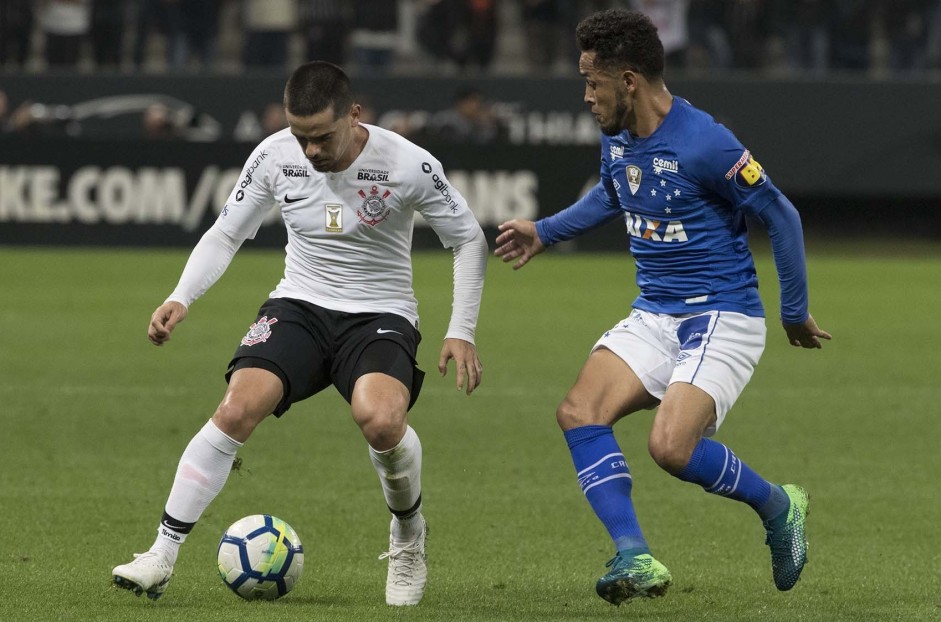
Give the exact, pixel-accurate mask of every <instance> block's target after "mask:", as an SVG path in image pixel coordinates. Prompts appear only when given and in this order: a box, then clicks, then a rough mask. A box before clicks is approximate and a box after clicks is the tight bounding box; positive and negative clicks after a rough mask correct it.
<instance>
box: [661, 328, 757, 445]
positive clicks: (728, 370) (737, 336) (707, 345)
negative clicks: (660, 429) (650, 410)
mask: <svg viewBox="0 0 941 622" xmlns="http://www.w3.org/2000/svg"><path fill="white" fill-rule="evenodd" d="M674 321H675V323H676V343H677V347H678V351H677V355H676V364H675V367H674V369H673V373H672V375H671V377H670V389H673V386H674V384H681V385H682V384H689V385H693V387H695V388H698V389H699V390H700V392H702V393H705V394H707V395H708V397H709V398H711V403H712V404H711V406H712V408H711V412H709V402H710V400H708V399H705V397H704V396H702V395H700V392H696V391H691V390H688V389H686V388H685V387H682V386H680V387H677V389H676V390H675V391H672V393H673V394H674V396H675V398H681V399H670V400H669V401H667V398H666V396H665V397H664V402H663V404H662V405H661V407H660V408H661V410H664V411H665V412H664V415H666V416H669V417H673V416H675V417H688V418H689V419H690V423H689V425H690V426H691V427H696V426H700V425H701V424H702V423H703V421H704V420H707V421H706V425H704V426H703V431H702V432H703V434H704V435H706V436H710V435H712V434H714V433H715V432H716V430H718V428H719V427H720V426H721V425H722V422H723V421H724V420H725V416H726V414H727V413H728V412H729V410H730V409H731V408H732V405H733V404H734V403H735V401H736V400H737V399H738V396H739V395H741V394H742V391H744V390H745V386H746V385H747V384H748V381H749V380H750V379H751V377H752V374H753V373H754V371H755V367H756V366H757V364H758V361H759V359H760V358H761V354H762V352H763V351H764V346H765V334H766V328H765V322H764V318H760V317H749V316H746V315H742V314H740V313H732V312H727V311H721V312H719V311H711V312H708V313H704V314H699V315H694V316H689V317H679V318H675V320H674ZM670 389H668V393H670V392H671V391H670ZM674 411H675V414H674ZM658 416H659V414H658Z"/></svg>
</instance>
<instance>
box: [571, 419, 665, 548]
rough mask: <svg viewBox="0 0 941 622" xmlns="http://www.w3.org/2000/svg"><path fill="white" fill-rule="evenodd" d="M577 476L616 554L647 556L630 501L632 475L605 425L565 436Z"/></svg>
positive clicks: (589, 426)
mask: <svg viewBox="0 0 941 622" xmlns="http://www.w3.org/2000/svg"><path fill="white" fill-rule="evenodd" d="M565 441H566V443H568V446H569V451H570V452H572V461H573V462H574V463H575V470H576V471H577V472H578V484H579V485H580V486H581V487H582V492H584V493H585V498H587V499H588V503H589V504H591V508H592V509H593V510H594V511H595V514H596V515H597V516H598V518H599V519H601V522H602V523H603V524H604V526H605V528H606V529H607V530H608V533H609V534H611V539H612V540H614V545H615V547H616V548H617V550H618V551H622V552H627V553H629V554H630V555H640V554H642V553H650V549H649V548H648V547H647V541H646V540H645V539H644V534H643V533H642V532H641V530H640V524H638V522H637V515H636V514H635V513H634V504H633V502H632V501H631V487H632V484H633V482H632V481H631V473H630V471H629V470H628V468H627V461H626V460H624V454H623V453H622V452H621V448H620V447H618V443H617V441H616V440H615V439H614V431H613V430H612V429H611V428H610V427H609V426H606V425H586V426H582V427H580V428H573V429H571V430H568V431H566V432H565Z"/></svg>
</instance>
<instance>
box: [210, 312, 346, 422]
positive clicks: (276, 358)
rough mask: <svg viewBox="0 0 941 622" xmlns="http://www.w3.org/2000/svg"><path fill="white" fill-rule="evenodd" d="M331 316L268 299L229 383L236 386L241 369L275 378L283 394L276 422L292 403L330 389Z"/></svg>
mask: <svg viewBox="0 0 941 622" xmlns="http://www.w3.org/2000/svg"><path fill="white" fill-rule="evenodd" d="M328 314H329V312H328V311H326V310H324V309H321V308H319V307H317V306H315V305H311V304H309V303H305V302H303V301H296V300H291V299H286V298H272V299H269V300H267V301H266V302H265V303H264V304H263V305H262V307H261V309H259V311H258V317H257V318H256V320H255V322H253V323H252V325H251V326H250V327H249V330H248V333H247V334H246V335H245V336H244V337H243V338H242V341H241V343H240V344H239V347H238V348H237V349H236V351H235V354H234V355H233V357H232V360H231V362H230V363H229V369H228V371H227V373H226V379H227V380H229V381H230V382H231V378H232V377H234V375H235V372H237V371H239V370H242V369H261V370H265V371H268V372H270V373H271V374H273V375H274V376H276V377H277V378H278V379H279V380H280V382H281V385H282V395H281V399H280V400H279V401H278V403H277V404H276V405H275V406H274V408H273V409H272V411H270V412H273V414H274V415H275V416H277V417H280V416H281V415H282V414H284V413H285V412H286V411H287V410H288V409H289V408H290V407H291V404H294V403H296V402H299V401H301V400H304V399H306V398H308V397H310V396H312V395H314V394H316V393H318V392H319V391H322V390H323V389H324V388H326V387H328V386H330V382H331V380H330V374H329V367H328V361H329V334H330V324H329V321H330V320H329V316H328Z"/></svg>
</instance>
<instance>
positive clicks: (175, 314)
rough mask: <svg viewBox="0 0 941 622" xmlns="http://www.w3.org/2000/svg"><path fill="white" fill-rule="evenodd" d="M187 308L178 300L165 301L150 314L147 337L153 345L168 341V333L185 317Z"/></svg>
mask: <svg viewBox="0 0 941 622" xmlns="http://www.w3.org/2000/svg"><path fill="white" fill-rule="evenodd" d="M186 313H187V309H186V307H185V306H183V305H182V304H180V303H178V302H173V301H169V302H165V303H163V304H162V305H160V306H159V307H157V310H156V311H154V314H153V315H151V316H150V326H149V327H148V328H147V338H148V339H150V343H152V344H154V345H155V346H162V345H163V344H165V343H166V342H168V341H170V333H172V332H173V329H174V328H175V327H176V325H177V324H179V323H180V322H182V321H183V320H184V319H185V318H186Z"/></svg>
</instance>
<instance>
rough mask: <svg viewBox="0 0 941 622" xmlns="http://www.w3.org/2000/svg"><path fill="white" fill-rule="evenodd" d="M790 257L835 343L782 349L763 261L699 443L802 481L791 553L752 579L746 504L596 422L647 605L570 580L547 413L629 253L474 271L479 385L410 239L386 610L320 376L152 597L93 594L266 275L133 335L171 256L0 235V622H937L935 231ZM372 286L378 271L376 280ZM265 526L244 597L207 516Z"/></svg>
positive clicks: (631, 434) (344, 435)
mask: <svg viewBox="0 0 941 622" xmlns="http://www.w3.org/2000/svg"><path fill="white" fill-rule="evenodd" d="M815 250H816V249H815V247H814V246H813V245H811V247H810V251H809V263H808V265H809V271H810V275H811V310H812V312H813V314H814V316H815V317H816V319H817V320H818V322H819V324H820V325H821V327H823V328H824V329H826V330H828V331H830V332H832V333H833V335H834V340H833V341H832V342H830V343H827V344H825V347H824V349H823V350H822V351H805V350H799V349H796V348H792V347H790V346H788V345H787V343H786V340H785V338H784V333H783V331H782V330H781V329H780V327H779V325H778V323H777V321H776V320H775V319H774V318H776V316H777V280H776V278H775V274H774V266H773V263H772V262H771V260H770V257H769V256H768V253H767V252H766V251H761V252H759V253H758V255H759V272H760V275H761V278H762V283H763V288H762V296H763V298H764V301H765V305H766V307H767V309H768V310H769V315H770V319H769V321H768V325H769V333H768V346H767V349H766V351H765V354H764V357H763V360H762V362H761V364H760V365H759V367H758V371H757V372H756V374H755V376H754V378H753V380H752V382H751V384H750V385H749V387H748V388H747V390H746V391H745V393H744V395H743V396H742V397H741V399H740V400H739V402H738V403H737V404H736V406H735V408H734V409H733V410H732V412H731V413H730V414H729V417H728V419H727V420H726V423H725V425H724V427H723V428H722V430H720V432H719V435H718V437H717V438H718V440H721V441H723V442H725V443H727V444H728V445H730V446H731V447H732V448H733V449H734V450H735V451H736V453H737V454H738V455H739V456H740V457H741V458H742V459H743V460H745V461H746V462H748V463H749V464H750V465H751V466H753V467H754V468H755V469H756V470H757V471H758V472H759V473H761V474H763V475H764V476H765V477H767V478H769V479H772V480H774V481H778V482H796V483H800V484H802V485H804V486H806V487H807V489H808V490H809V491H810V494H811V516H810V521H809V527H808V531H809V537H810V562H809V564H808V566H807V568H806V569H805V572H804V575H803V578H802V580H801V581H800V583H798V585H797V586H796V588H795V589H794V590H793V591H791V592H789V593H783V594H782V593H778V592H777V591H776V590H775V589H774V586H773V584H772V580H771V569H770V562H769V554H768V551H767V548H766V547H765V546H764V533H763V530H762V528H761V524H760V522H759V520H758V519H757V517H756V516H755V515H754V514H753V512H752V511H751V510H750V509H748V508H747V507H745V506H742V505H740V504H737V503H734V502H731V501H729V500H726V499H721V498H718V497H714V496H711V495H707V494H705V493H704V492H702V490H700V489H698V488H695V487H693V486H691V485H689V484H685V483H682V482H679V481H678V480H674V479H672V478H671V477H669V476H668V475H666V474H665V473H663V472H661V471H660V470H659V469H658V468H657V467H656V465H654V464H653V462H652V460H651V459H650V458H649V456H648V455H647V452H646V435H647V432H648V431H649V428H650V423H651V413H649V412H644V413H638V414H636V415H634V416H632V417H629V418H628V419H626V420H625V421H622V422H621V423H620V424H619V425H618V426H617V427H616V434H617V437H618V439H619V440H620V442H621V443H622V446H623V448H624V451H625V454H626V455H627V457H628V461H629V464H630V465H631V469H632V472H633V474H634V481H635V485H634V499H635V502H636V506H637V511H638V514H639V517H640V520H641V524H642V526H643V527H644V529H645V531H646V535H647V537H648V540H649V542H650V544H651V546H652V548H653V551H654V553H655V555H656V556H657V557H658V558H659V559H660V560H662V561H663V562H664V563H665V564H666V565H667V566H668V567H669V568H670V569H671V571H672V572H673V575H674V586H673V588H672V589H671V591H670V592H669V594H668V595H667V597H666V598H664V599H659V600H651V601H640V602H634V603H631V604H629V605H625V606H622V607H620V608H614V607H612V606H610V605H608V604H607V603H605V602H603V601H602V600H600V599H599V598H598V597H597V596H596V595H595V594H594V582H595V580H596V579H597V577H598V576H600V574H601V573H602V572H603V571H604V563H605V562H606V561H607V560H608V559H609V558H610V556H611V555H612V553H613V551H612V547H611V545H610V541H609V539H608V536H607V534H606V532H605V531H604V529H603V527H602V526H601V525H600V523H598V522H597V520H596V519H595V518H594V516H593V514H592V513H591V510H590V508H589V506H588V504H587V503H586V502H585V501H584V498H583V497H582V494H581V492H580V490H579V489H578V486H577V483H576V481H575V474H574V469H573V467H572V464H571V461H570V458H569V455H568V452H567V450H566V448H565V444H564V442H563V439H562V436H561V434H560V432H559V431H558V429H557V427H556V424H555V420H554V411H555V407H556V404H557V403H558V402H559V400H560V399H561V398H562V396H563V395H564V393H565V391H566V389H567V388H568V387H569V386H570V385H571V383H572V382H573V380H574V379H575V375H576V373H577V371H578V369H579V367H580V366H581V364H582V362H583V361H584V359H585V357H586V355H587V353H588V350H589V348H590V346H591V345H592V343H594V340H595V339H596V337H597V336H598V335H599V334H600V333H601V332H602V331H604V330H605V329H607V328H608V327H610V326H611V325H613V324H614V323H616V322H617V321H618V320H620V319H621V318H622V317H624V316H625V315H626V314H627V312H628V307H629V304H630V302H631V300H632V299H633V297H634V295H635V291H634V285H633V279H634V271H633V266H632V263H631V261H630V259H629V257H628V256H627V255H626V254H620V255H615V254H611V255H564V254H562V253H550V254H547V255H545V256H542V257H539V258H537V260H535V261H534V262H533V263H532V264H531V265H530V266H527V267H526V268H524V269H523V270H522V271H519V272H513V271H512V270H511V269H510V268H509V266H505V265H501V264H500V263H499V262H497V261H495V260H494V261H492V262H491V265H490V266H489V271H488V279H487V285H486V288H485V294H484V304H483V309H482V312H481V320H480V325H479V331H478V345H479V349H480V353H481V358H482V360H483V363H484V367H485V372H484V382H483V385H482V386H481V387H480V389H479V391H478V392H477V393H475V394H474V395H473V396H471V397H469V398H468V397H467V396H465V395H463V394H461V393H458V392H457V391H456V390H455V388H454V384H453V375H452V374H453V369H452V370H451V374H449V376H448V377H447V378H445V379H442V378H440V377H438V375H437V374H436V373H435V367H436V362H437V355H438V348H439V344H440V340H441V337H442V336H443V333H444V327H445V325H446V322H447V318H448V314H449V309H450V300H451V295H450V279H451V265H450V255H449V253H447V252H446V251H441V252H430V253H420V254H417V255H416V257H415V278H416V291H417V294H418V297H419V300H420V303H421V306H420V310H421V314H422V318H423V324H422V333H423V336H424V343H423V344H422V347H421V352H420V359H421V365H422V367H423V368H424V369H425V370H426V371H427V372H428V377H427V378H426V380H425V389H424V391H423V394H422V397H421V399H420V400H419V402H418V405H417V406H416V407H415V409H414V410H413V411H412V415H411V422H412V425H413V426H414V427H415V428H416V429H417V430H418V432H419V434H420V436H421V439H422V443H423V446H424V481H423V485H424V496H425V512H426V516H427V518H428V521H429V524H430V527H431V535H430V537H429V543H428V552H429V570H430V578H429V584H428V590H427V593H426V596H425V600H424V602H422V604H421V605H420V606H419V607H417V608H411V609H407V610H401V609H393V608H388V607H386V606H385V604H384V601H383V586H384V581H385V565H384V563H383V562H380V561H378V560H377V559H376V558H377V556H378V554H379V553H380V552H382V551H383V550H384V547H385V546H386V544H387V537H388V535H387V534H388V531H387V528H388V520H389V519H388V513H387V511H386V509H385V507H384V504H383V501H382V496H381V493H380V489H379V484H378V481H377V478H376V474H375V472H374V471H373V469H372V466H371V465H370V463H369V459H368V457H367V453H366V447H365V444H364V442H363V440H362V438H361V436H360V434H359V431H358V430H357V428H356V427H355V425H354V424H353V422H352V421H351V418H350V417H349V414H348V407H347V406H346V404H345V403H344V402H343V401H342V400H341V399H340V398H339V397H338V396H337V395H336V393H335V392H334V391H333V390H332V389H330V390H328V391H326V392H324V393H323V394H321V395H319V396H316V397H314V398H312V399H310V400H308V401H307V402H304V403H302V404H299V405H296V406H294V408H293V409H292V410H291V412H290V413H289V414H288V415H287V416H285V417H284V419H283V420H281V421H274V420H269V421H266V422H265V423H264V424H263V425H262V426H261V427H260V428H259V429H258V431H257V432H256V434H255V435H254V436H253V438H252V439H251V440H250V441H249V443H248V444H247V445H246V447H245V448H244V449H243V451H242V452H241V453H240V455H241V457H242V459H243V466H242V469H241V471H239V472H237V473H233V474H232V476H231V477H230V479H229V481H228V484H227V485H226V488H225V489H224V490H223V492H222V494H221V495H220V496H219V498H218V499H217V500H216V501H215V502H214V503H213V504H212V505H211V506H210V508H209V510H208V511H207V512H206V514H205V515H204V517H203V519H202V521H201V522H200V523H199V525H198V526H197V528H196V530H195V531H194V532H193V534H192V535H191V536H190V538H189V540H188V542H187V543H186V545H185V546H184V548H183V551H182V554H181V557H180V560H179V562H178V564H177V566H176V569H175V577H174V580H173V582H172V583H171V585H170V588H169V590H168V591H167V593H166V595H165V596H164V597H163V598H162V599H161V600H159V601H157V602H156V603H151V602H150V601H148V600H147V599H146V598H140V599H138V598H135V597H133V596H132V595H131V594H130V593H129V592H126V591H123V590H117V589H114V588H111V587H110V585H109V584H110V570H111V568H112V567H113V566H114V565H116V564H118V563H123V562H125V561H128V560H129V559H130V556H131V553H134V552H141V551H143V550H145V549H146V548H147V547H148V546H149V545H150V543H151V542H152V540H153V536H154V533H155V529H156V525H157V521H158V519H159V517H160V513H161V511H162V508H163V502H164V500H165V498H166V494H167V492H168V490H169V486H170V483H171V482H172V478H173V473H174V470H175V468H176V462H177V460H178V458H179V455H180V453H181V452H182V451H183V448H184V447H185V445H186V443H187V442H188V440H189V439H190V437H191V436H192V435H193V434H194V433H195V431H196V430H197V429H198V428H199V427H200V426H201V425H202V424H203V423H204V422H205V421H206V419H207V418H208V417H209V416H210V415H211V413H212V411H213V409H214V408H215V406H216V404H217V402H218V400H219V398H220V397H221V396H222V393H223V390H224V381H223V379H222V371H223V368H224V365H225V364H226V362H227V361H228V357H229V356H230V354H231V352H232V351H233V350H234V348H235V345H236V344H237V343H238V340H239V339H240V338H241V336H242V335H243V334H244V332H245V330H246V329H247V327H248V324H249V323H250V322H251V320H252V319H253V317H254V313H255V311H256V309H257V307H258V305H259V304H260V303H261V302H262V300H263V299H264V297H265V295H266V294H267V292H269V291H270V290H271V289H273V287H274V284H275V282H276V280H277V279H278V278H279V277H280V273H281V270H282V253H280V252H276V251H272V252H268V251H255V250H251V249H250V248H247V249H246V250H243V251H242V252H241V253H240V254H239V255H238V256H237V257H236V259H235V261H234V263H233V265H232V266H231V268H230V269H229V271H228V272H227V273H226V274H225V275H224V276H223V278H222V280H221V281H220V282H219V283H217V284H216V285H215V286H214V287H213V289H212V290H210V292H209V293H208V294H207V295H206V296H204V297H203V298H202V299H201V300H200V301H198V302H197V303H196V304H195V305H194V306H193V308H192V310H191V314H190V317H189V318H188V319H187V320H186V322H185V323H183V324H182V325H180V326H179V328H178V330H177V331H176V333H175V334H174V335H173V339H172V340H171V342H170V343H169V344H168V345H167V346H165V347H163V348H155V347H153V346H151V345H150V344H149V343H148V342H147V340H146V337H145V330H146V326H147V323H148V320H149V317H150V313H151V311H152V310H153V308H154V307H155V306H156V305H157V304H159V303H160V302H161V301H162V300H163V298H164V297H165V296H166V295H167V294H168V293H169V291H170V290H171V289H172V288H173V285H174V284H175V283H176V279H177V277H178V275H179V271H180V269H181V268H182V265H183V263H184V261H185V258H186V255H187V253H186V252H185V251H133V250H112V251H99V250H95V251H90V250H41V249H19V248H5V249H0V284H2V290H0V320H2V326H3V328H2V330H0V528H2V530H0V533H2V538H0V619H4V620H17V621H30V620H39V621H46V620H56V621H69V620H75V621H85V620H100V621H106V620H120V621H126V620H141V621H149V620H168V621H169V620H172V621H179V620H187V622H201V621H204V620H207V621H208V620H221V621H231V620H255V619H258V620H261V619H277V620H283V621H291V620H305V621H310V620H338V621H346V620H416V621H418V620H455V621H464V620H470V621H474V620H494V621H496V620H500V621H515V620H519V621H531V620H559V621H563V622H570V621H576V620H612V619H618V620H621V619H631V620H657V621H675V620H683V621H697V620H717V621H722V622H729V621H766V620H782V621H784V620H786V621H788V622H793V621H795V620H815V621H816V620H819V621H827V622H830V621H834V620H846V621H859V620H873V621H888V620H898V621H906V622H909V621H920V620H939V619H941V589H939V588H941V585H939V577H941V546H939V545H938V543H937V534H938V527H937V526H938V523H939V520H941V519H939V516H941V493H939V487H938V473H939V469H941V459H939V457H938V456H939V447H941V440H939V439H941V433H939V432H941V422H939V412H941V411H939V403H941V385H939V383H938V373H939V370H941V349H939V345H938V344H939V343H941V323H939V322H938V320H937V311H938V309H939V308H941V247H931V246H926V247H923V248H919V250H918V252H914V253H908V254H907V255H905V256H903V257H892V256H888V255H885V256H873V255H868V254H866V252H865V249H864V245H862V244H861V245H859V246H857V247H853V246H849V245H842V246H840V247H838V248H836V249H835V250H834V249H830V250H826V251H824V249H823V248H822V246H821V248H820V250H819V251H818V252H814V251H815ZM377 278H379V275H377ZM254 513H271V514H275V515H277V516H279V517H281V518H283V519H285V520H287V521H288V522H289V523H290V524H291V525H292V526H293V527H294V528H295V529H296V530H297V531H298V533H299V534H300V537H301V538H302V540H303V542H304V545H305V548H306V570H305V573H304V576H303V577H302V579H301V581H300V583H299V585H298V586H297V588H296V589H295V590H294V591H293V592H292V593H291V594H290V595H288V596H287V597H285V598H283V599H281V600H279V601H276V602H273V603H264V602H262V603H247V602H243V601H241V600H240V599H238V598H237V597H236V596H235V595H234V594H232V593H231V592H229V591H228V590H227V589H226V588H225V587H224V586H223V584H222V582H221V581H220V580H219V578H218V576H217V573H216V569H215V551H216V545H217V543H218V540H219V537H220V536H221V534H222V532H223V530H224V529H225V528H226V527H227V526H228V525H229V524H230V523H232V522H233V521H235V520H236V519H238V518H240V517H242V516H245V515H247V514H254Z"/></svg>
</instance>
